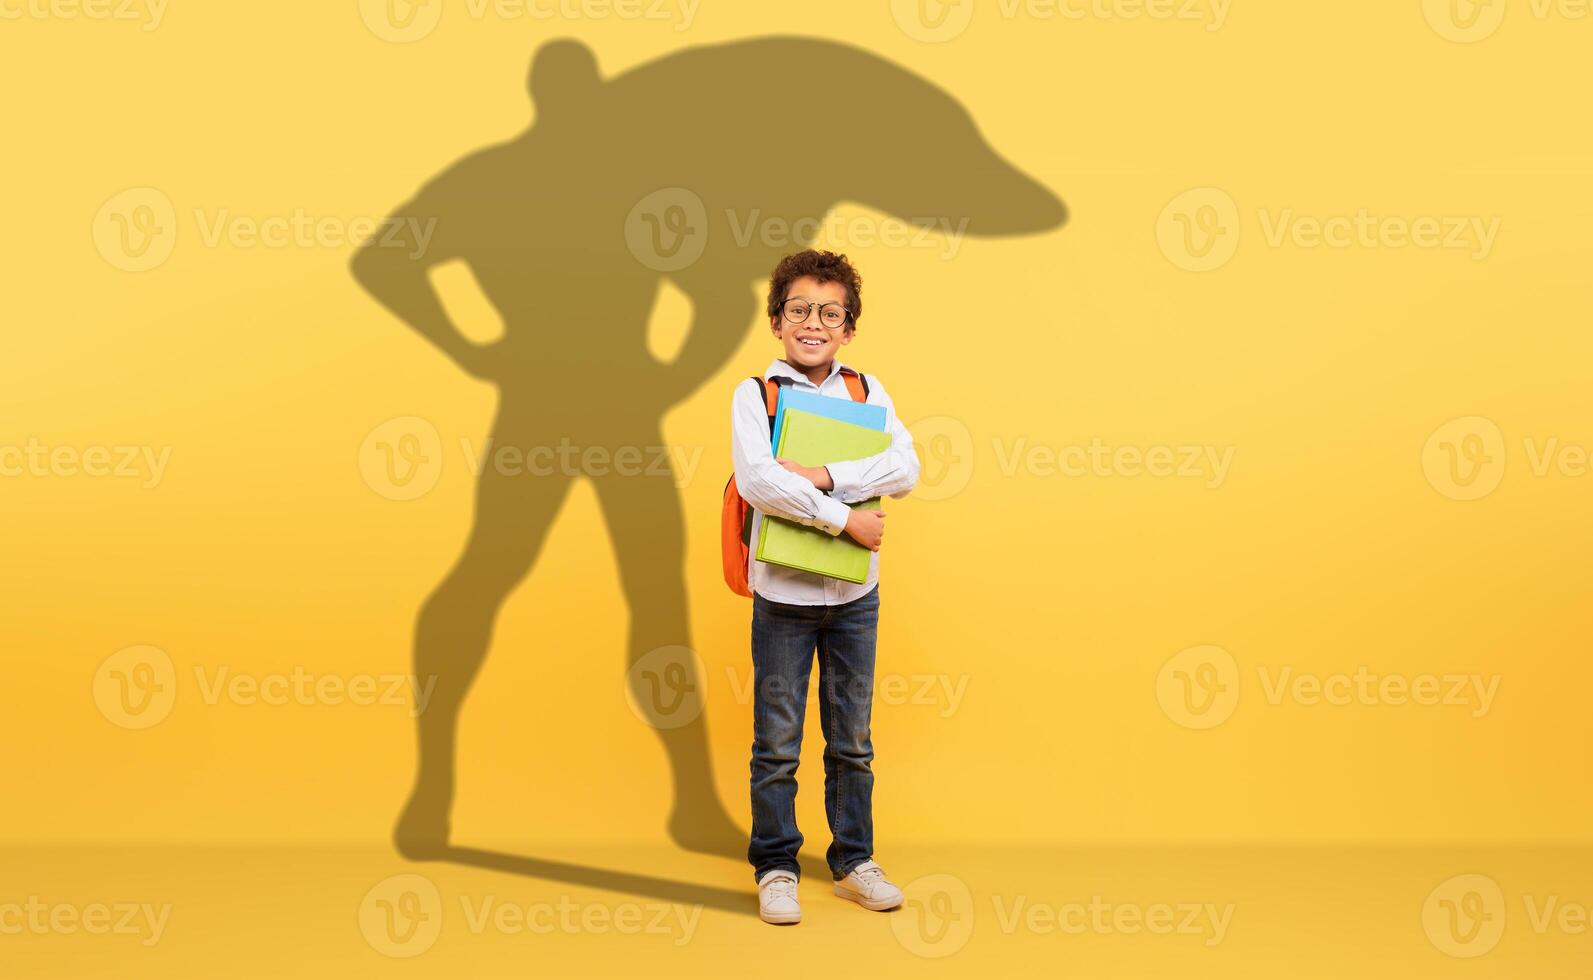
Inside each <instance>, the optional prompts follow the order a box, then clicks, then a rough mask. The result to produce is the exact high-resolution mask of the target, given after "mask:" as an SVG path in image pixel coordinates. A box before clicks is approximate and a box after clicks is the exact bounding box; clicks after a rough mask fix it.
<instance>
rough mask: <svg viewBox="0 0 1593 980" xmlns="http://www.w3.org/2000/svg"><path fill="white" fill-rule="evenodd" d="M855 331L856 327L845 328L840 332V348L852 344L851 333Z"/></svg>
mask: <svg viewBox="0 0 1593 980" xmlns="http://www.w3.org/2000/svg"><path fill="white" fill-rule="evenodd" d="M856 329H857V328H856V327H847V328H846V329H845V330H842V331H841V346H842V347H845V346H846V345H847V344H850V343H851V342H852V334H853V332H854V331H855V330H856Z"/></svg>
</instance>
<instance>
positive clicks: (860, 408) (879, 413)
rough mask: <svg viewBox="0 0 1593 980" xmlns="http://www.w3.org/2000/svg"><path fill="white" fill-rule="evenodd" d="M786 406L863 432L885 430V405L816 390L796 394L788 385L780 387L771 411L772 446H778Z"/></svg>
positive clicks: (796, 391)
mask: <svg viewBox="0 0 1593 980" xmlns="http://www.w3.org/2000/svg"><path fill="white" fill-rule="evenodd" d="M788 407H789V408H796V409H800V410H802V411H804V412H812V413H813V414H814V415H822V416H824V417H825V418H831V419H839V420H841V421H842V422H850V423H852V424H853V425H861V426H862V427H863V428H865V429H877V430H878V431H880V432H884V431H885V406H884V405H869V404H865V403H864V402H854V401H852V399H850V398H831V397H830V396H828V395H821V394H819V393H818V392H816V391H798V390H796V389H795V388H792V387H791V386H790V385H781V386H780V400H779V401H778V402H776V403H775V408H774V438H773V439H772V440H771V441H770V443H769V445H771V446H778V445H780V430H781V429H782V428H783V427H784V424H785V410H786V409H787V408H788ZM776 455H778V453H776Z"/></svg>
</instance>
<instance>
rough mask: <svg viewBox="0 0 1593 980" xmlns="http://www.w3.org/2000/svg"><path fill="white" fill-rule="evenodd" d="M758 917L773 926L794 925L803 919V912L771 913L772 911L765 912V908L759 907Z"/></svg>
mask: <svg viewBox="0 0 1593 980" xmlns="http://www.w3.org/2000/svg"><path fill="white" fill-rule="evenodd" d="M758 918H760V919H762V920H763V921H765V922H767V923H769V924H770V925H772V926H794V925H796V924H797V923H798V922H801V921H802V913H801V912H785V913H781V914H775V913H771V912H765V911H764V910H763V909H759V910H758Z"/></svg>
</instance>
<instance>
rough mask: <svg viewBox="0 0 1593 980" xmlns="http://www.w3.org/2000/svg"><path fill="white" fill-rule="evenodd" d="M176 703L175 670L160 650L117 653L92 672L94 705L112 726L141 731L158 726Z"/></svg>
mask: <svg viewBox="0 0 1593 980" xmlns="http://www.w3.org/2000/svg"><path fill="white" fill-rule="evenodd" d="M176 701H177V669H176V667H175V666H173V664H172V661H171V657H170V656H168V655H167V653H166V651H164V650H162V649H160V648H159V647H155V646H149V645H147V644H140V645H138V646H130V647H126V648H124V649H121V650H118V651H116V652H115V653H113V654H111V655H110V656H109V657H107V658H106V659H105V662H104V663H102V664H100V669H99V670H97V671H95V672H94V704H95V706H96V707H98V708H99V709H100V714H102V715H104V716H105V718H106V720H107V721H109V722H111V723H112V724H113V725H119V726H121V727H122V728H130V729H135V730H136V729H142V728H150V727H152V726H154V725H158V724H160V723H161V722H162V721H164V720H165V719H166V716H167V715H169V714H171V709H172V705H173V704H175V703H176Z"/></svg>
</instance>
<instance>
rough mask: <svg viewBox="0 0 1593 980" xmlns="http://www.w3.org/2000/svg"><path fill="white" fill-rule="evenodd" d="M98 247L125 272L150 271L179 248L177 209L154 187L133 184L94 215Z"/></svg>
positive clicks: (94, 231)
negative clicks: (133, 185) (173, 250)
mask: <svg viewBox="0 0 1593 980" xmlns="http://www.w3.org/2000/svg"><path fill="white" fill-rule="evenodd" d="M93 234H94V247H95V249H97V250H98V251H99V253H100V257H101V258H103V259H104V260H105V261H106V262H109V263H110V264H111V265H112V266H114V267H116V268H118V269H121V270H122V271H123V272H148V271H149V270H150V269H154V268H156V267H157V266H159V265H161V264H162V263H164V262H165V261H166V260H167V259H169V258H171V253H172V249H174V248H176V247H177V209H176V208H175V207H174V206H173V205H172V203H171V198H169V197H167V196H166V195H165V194H163V193H161V192H160V191H158V190H156V189H155V188H153V187H130V188H128V189H127V190H125V191H122V192H121V193H119V194H116V195H114V196H112V197H111V198H110V199H109V200H107V201H106V202H105V203H104V204H102V205H100V209H99V211H98V212H97V213H96V214H95V215H94V224H93Z"/></svg>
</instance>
